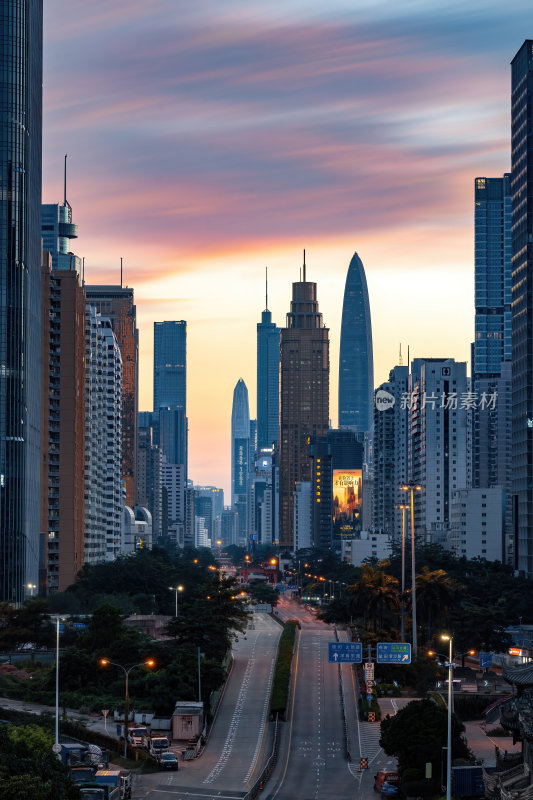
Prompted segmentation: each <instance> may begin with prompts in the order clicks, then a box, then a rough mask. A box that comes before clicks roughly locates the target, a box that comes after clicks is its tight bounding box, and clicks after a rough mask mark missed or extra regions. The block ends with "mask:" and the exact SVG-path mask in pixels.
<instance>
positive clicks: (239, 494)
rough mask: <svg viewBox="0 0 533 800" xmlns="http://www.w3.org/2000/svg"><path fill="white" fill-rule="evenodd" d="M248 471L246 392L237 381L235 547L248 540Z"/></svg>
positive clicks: (233, 419)
mask: <svg viewBox="0 0 533 800" xmlns="http://www.w3.org/2000/svg"><path fill="white" fill-rule="evenodd" d="M249 471H250V410H249V405H248V389H247V388H246V384H245V382H244V381H243V379H242V378H239V380H238V381H237V384H236V385H235V389H234V390H233V406H232V410H231V504H232V506H233V508H234V509H235V510H236V511H237V513H238V520H237V536H238V544H246V542H247V536H248V473H249Z"/></svg>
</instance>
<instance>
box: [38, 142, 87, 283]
mask: <svg viewBox="0 0 533 800" xmlns="http://www.w3.org/2000/svg"><path fill="white" fill-rule="evenodd" d="M41 235H42V237H43V249H44V250H47V251H48V252H49V253H50V255H51V256H52V269H54V270H56V269H61V270H63V269H66V270H75V271H76V272H77V273H78V275H80V276H81V258H80V257H79V256H77V255H75V254H74V253H72V252H71V251H70V242H71V240H72V239H77V238H78V226H77V225H75V224H74V223H73V222H72V208H71V205H70V203H69V202H68V200H67V157H66V156H65V196H64V198H63V203H62V204H61V205H59V204H57V203H47V204H45V205H43V206H42V208H41Z"/></svg>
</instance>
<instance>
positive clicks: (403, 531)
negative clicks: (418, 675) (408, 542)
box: [398, 503, 409, 642]
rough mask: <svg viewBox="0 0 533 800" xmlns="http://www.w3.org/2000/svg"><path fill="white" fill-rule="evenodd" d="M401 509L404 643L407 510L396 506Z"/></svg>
mask: <svg viewBox="0 0 533 800" xmlns="http://www.w3.org/2000/svg"><path fill="white" fill-rule="evenodd" d="M398 508H401V509H402V592H401V614H402V628H401V640H402V642H405V512H406V511H407V509H408V508H409V506H408V505H407V504H406V503H402V504H401V505H399V506H398Z"/></svg>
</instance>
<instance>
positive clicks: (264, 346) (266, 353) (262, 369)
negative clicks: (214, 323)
mask: <svg viewBox="0 0 533 800" xmlns="http://www.w3.org/2000/svg"><path fill="white" fill-rule="evenodd" d="M279 336H280V329H279V328H278V327H277V326H276V325H275V323H274V322H272V314H271V313H270V311H269V310H268V308H266V309H265V310H264V311H263V313H262V315H261V322H258V323H257V450H258V451H259V450H261V449H262V448H264V447H272V445H273V443H274V442H277V441H278V437H279Z"/></svg>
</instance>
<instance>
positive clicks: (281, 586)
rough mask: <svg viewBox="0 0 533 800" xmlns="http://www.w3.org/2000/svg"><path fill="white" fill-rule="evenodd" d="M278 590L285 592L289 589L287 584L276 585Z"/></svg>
mask: <svg viewBox="0 0 533 800" xmlns="http://www.w3.org/2000/svg"><path fill="white" fill-rule="evenodd" d="M276 589H277V590H278V591H280V592H284V591H286V589H287V584H286V583H276Z"/></svg>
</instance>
